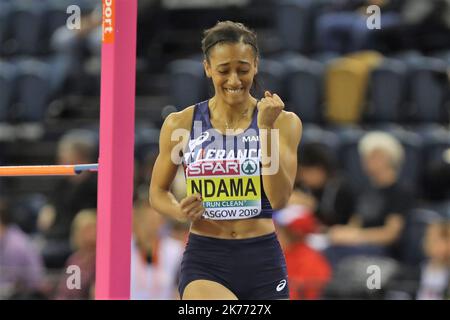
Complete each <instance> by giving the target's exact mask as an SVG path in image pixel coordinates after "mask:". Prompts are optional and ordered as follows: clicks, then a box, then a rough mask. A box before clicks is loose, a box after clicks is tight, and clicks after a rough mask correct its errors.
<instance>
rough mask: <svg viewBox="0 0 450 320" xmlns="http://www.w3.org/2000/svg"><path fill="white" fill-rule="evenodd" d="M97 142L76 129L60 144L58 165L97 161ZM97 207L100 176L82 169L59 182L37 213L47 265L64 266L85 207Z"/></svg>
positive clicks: (88, 134)
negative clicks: (78, 217) (74, 225)
mask: <svg viewBox="0 0 450 320" xmlns="http://www.w3.org/2000/svg"><path fill="white" fill-rule="evenodd" d="M96 154H97V142H96V140H95V137H94V135H93V133H92V132H90V131H87V130H73V131H71V132H68V133H67V134H65V135H64V136H63V137H62V138H61V140H60V141H59V143H58V155H57V157H58V164H61V165H73V164H87V163H95V162H96ZM96 207H97V175H96V174H93V173H91V172H83V173H81V174H78V175H76V176H69V177H65V178H62V179H60V180H59V181H58V183H57V184H56V186H55V189H54V191H53V194H52V196H51V197H50V199H49V203H48V204H47V205H45V206H44V207H43V208H42V209H41V211H40V212H39V216H38V229H39V230H40V232H41V234H42V235H43V238H44V243H43V249H42V255H43V257H44V262H45V265H46V266H47V268H55V269H58V268H62V267H63V266H64V262H65V261H66V259H67V258H68V256H69V255H70V254H71V252H72V250H71V247H70V228H71V225H72V221H73V218H74V217H75V215H76V214H77V213H78V212H79V211H80V210H82V209H86V208H96Z"/></svg>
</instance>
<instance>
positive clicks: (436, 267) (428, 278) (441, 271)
mask: <svg viewBox="0 0 450 320" xmlns="http://www.w3.org/2000/svg"><path fill="white" fill-rule="evenodd" d="M423 247H424V252H425V256H426V260H425V262H424V263H423V264H422V265H421V267H420V281H419V288H418V291H417V296H416V299H417V300H442V299H448V298H450V297H449V296H448V295H449V294H450V291H448V290H449V288H450V223H448V222H442V221H439V222H435V223H431V224H430V225H429V226H428V228H427V230H426V233H425V239H424V241H423Z"/></svg>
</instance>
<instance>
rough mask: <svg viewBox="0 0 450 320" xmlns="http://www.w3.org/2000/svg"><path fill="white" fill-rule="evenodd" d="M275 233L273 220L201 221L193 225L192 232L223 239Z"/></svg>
mask: <svg viewBox="0 0 450 320" xmlns="http://www.w3.org/2000/svg"><path fill="white" fill-rule="evenodd" d="M274 231H275V226H274V224H273V220H272V219H269V218H267V219H246V220H231V221H223V220H210V219H200V220H197V221H194V222H193V223H192V225H191V232H192V233H195V234H198V235H202V236H206V237H213V238H221V239H247V238H254V237H259V236H263V235H266V234H270V233H272V232H274Z"/></svg>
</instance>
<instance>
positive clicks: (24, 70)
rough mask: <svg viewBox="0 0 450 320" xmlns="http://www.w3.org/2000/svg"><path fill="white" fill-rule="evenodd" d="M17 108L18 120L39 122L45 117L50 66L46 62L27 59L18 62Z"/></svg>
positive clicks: (49, 89)
mask: <svg viewBox="0 0 450 320" xmlns="http://www.w3.org/2000/svg"><path fill="white" fill-rule="evenodd" d="M18 66H19V75H18V109H17V110H16V117H17V120H19V121H25V122H29V121H31V122H40V121H42V120H43V119H44V117H45V112H46V110H47V106H48V102H49V99H50V98H51V94H52V92H51V84H50V79H51V70H50V69H51V68H50V66H49V65H48V64H46V63H44V62H41V61H38V60H33V59H27V60H22V61H20V62H19V63H18Z"/></svg>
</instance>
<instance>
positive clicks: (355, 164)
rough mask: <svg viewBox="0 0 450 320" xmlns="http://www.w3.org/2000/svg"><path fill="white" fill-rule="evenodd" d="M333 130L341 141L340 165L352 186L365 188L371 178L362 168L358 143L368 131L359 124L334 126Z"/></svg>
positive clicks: (358, 188)
mask: <svg viewBox="0 0 450 320" xmlns="http://www.w3.org/2000/svg"><path fill="white" fill-rule="evenodd" d="M331 130H332V132H334V133H335V134H337V136H338V139H339V141H340V143H339V151H338V156H339V163H340V167H341V168H343V169H344V171H345V172H346V175H347V176H348V177H349V181H350V183H351V184H352V187H353V188H355V190H363V189H364V188H365V187H367V186H368V185H369V179H368V178H367V176H366V174H365V173H364V170H363V168H362V163H361V158H360V156H359V152H358V143H359V140H360V139H361V138H362V137H363V136H364V134H365V133H366V132H365V131H364V130H363V129H361V128H360V127H358V126H346V127H334V128H331Z"/></svg>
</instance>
